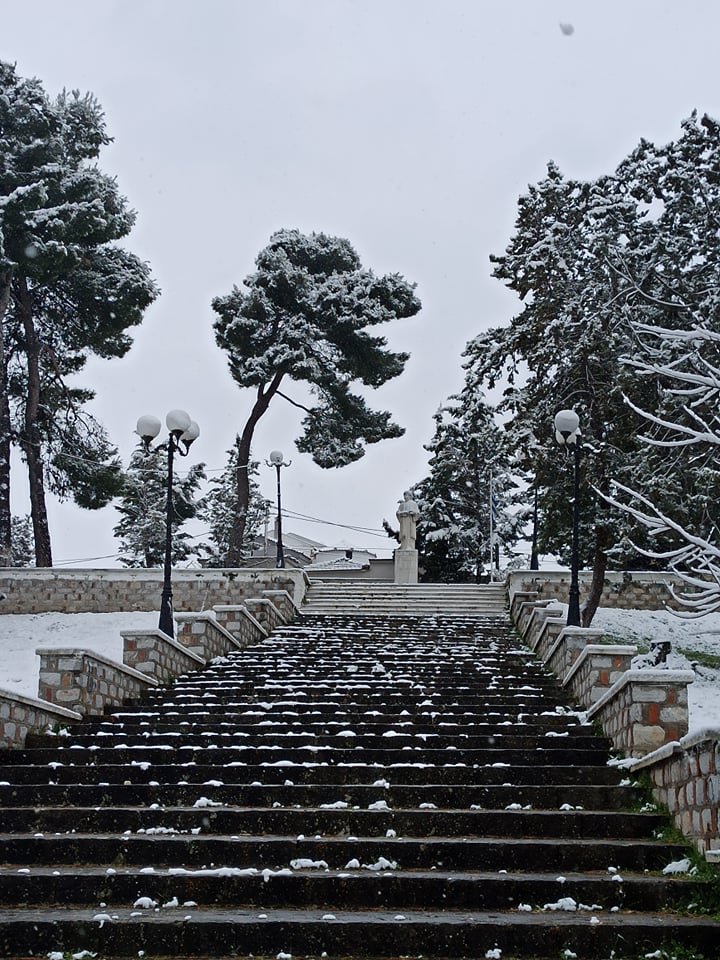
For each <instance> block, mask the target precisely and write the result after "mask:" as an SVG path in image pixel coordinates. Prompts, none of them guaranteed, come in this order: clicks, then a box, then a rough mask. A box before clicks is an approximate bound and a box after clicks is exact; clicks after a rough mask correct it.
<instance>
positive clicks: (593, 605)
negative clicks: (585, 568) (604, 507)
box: [581, 526, 610, 627]
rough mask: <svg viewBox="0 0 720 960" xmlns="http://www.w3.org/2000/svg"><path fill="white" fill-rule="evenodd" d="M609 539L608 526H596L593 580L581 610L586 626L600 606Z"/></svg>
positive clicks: (583, 622) (583, 623)
mask: <svg viewBox="0 0 720 960" xmlns="http://www.w3.org/2000/svg"><path fill="white" fill-rule="evenodd" d="M609 539H610V537H609V531H608V529H607V527H605V526H601V527H597V528H596V530H595V552H594V556H593V568H592V580H591V581H590V590H589V591H588V595H587V598H586V600H585V603H584V604H583V606H582V611H581V614H582V625H583V626H584V627H589V626H590V624H591V623H592V620H593V617H594V616H595V613H596V611H597V608H598V607H599V606H600V599H601V597H602V592H603V586H604V585H605V573H606V571H607V546H608V542H609Z"/></svg>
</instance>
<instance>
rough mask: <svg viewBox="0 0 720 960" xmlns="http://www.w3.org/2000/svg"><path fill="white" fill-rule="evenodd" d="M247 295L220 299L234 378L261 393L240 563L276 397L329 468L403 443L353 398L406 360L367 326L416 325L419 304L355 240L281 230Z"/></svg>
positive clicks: (222, 338) (244, 439)
mask: <svg viewBox="0 0 720 960" xmlns="http://www.w3.org/2000/svg"><path fill="white" fill-rule="evenodd" d="M256 266H257V270H256V271H255V273H253V274H251V275H250V276H248V277H246V279H245V281H244V287H245V290H244V291H243V290H240V289H239V288H238V287H234V288H233V290H232V292H231V293H230V294H228V295H227V296H224V297H216V298H215V299H214V300H213V304H212V305H213V309H214V310H215V312H216V313H217V315H218V319H217V320H216V321H215V334H216V339H217V342H218V345H219V346H220V347H221V348H222V349H223V350H225V351H226V352H227V355H228V362H229V366H230V372H231V373H232V376H233V378H234V379H235V381H236V382H237V384H238V385H239V386H240V387H249V388H252V389H254V390H255V401H254V403H253V406H252V409H251V411H250V415H249V417H248V419H247V421H246V423H245V426H244V427H243V430H242V432H241V434H240V442H239V444H238V458H239V462H240V465H239V468H238V491H237V506H238V509H237V516H236V519H235V523H234V526H233V530H232V534H231V540H230V547H229V550H228V554H227V557H226V563H227V564H228V565H229V566H235V565H237V564H238V563H239V562H240V560H241V558H242V544H243V538H244V528H245V524H246V523H247V511H248V507H249V503H250V484H249V477H248V471H247V467H246V466H245V464H248V463H249V462H250V450H251V444H252V438H253V434H254V430H255V427H256V426H257V423H258V422H259V420H260V418H261V417H262V416H263V414H264V413H265V412H266V410H267V409H268V406H269V405H270V403H271V401H272V400H273V398H274V397H276V396H278V397H283V398H284V399H286V400H290V402H291V403H293V404H294V405H295V406H298V407H300V408H301V409H303V410H304V411H305V414H306V415H305V417H304V419H303V422H302V426H303V432H302V435H301V437H300V438H299V440H298V441H297V446H298V449H299V450H301V451H304V452H307V453H311V454H312V457H313V459H314V461H315V462H316V463H317V464H318V465H319V466H321V467H326V468H329V467H339V466H344V465H346V464H348V463H352V462H353V461H354V460H358V459H359V458H360V457H362V456H363V454H364V444H367V443H377V442H379V441H380V440H385V439H388V438H391V437H399V436H401V435H402V433H403V430H402V429H401V428H400V427H399V426H397V424H395V423H393V422H392V420H391V415H390V413H389V412H387V411H375V410H372V409H371V408H370V407H369V406H368V405H367V403H366V402H365V400H364V398H363V397H362V396H361V395H360V394H358V393H353V392H352V388H353V387H354V385H355V384H363V385H365V386H369V387H373V388H375V387H379V386H381V385H382V384H383V383H386V382H387V381H388V380H391V379H392V378H393V377H397V376H398V375H399V374H400V373H402V370H403V368H404V366H405V362H406V360H407V358H408V355H407V354H405V353H393V352H392V351H390V350H388V349H387V341H386V339H385V338H384V337H381V336H371V335H370V334H369V333H368V332H367V328H368V327H372V326H376V325H378V324H383V323H387V322H388V321H391V320H395V319H399V318H401V317H411V316H413V315H414V314H416V313H417V312H418V310H419V309H420V301H419V300H418V299H417V297H416V296H415V293H414V292H413V290H414V288H413V285H412V284H409V283H408V282H407V281H405V280H404V279H403V278H402V277H400V276H399V275H398V274H389V275H387V276H383V277H376V276H375V275H374V274H373V273H372V272H371V271H370V270H367V269H363V267H362V265H361V263H360V259H359V257H358V255H357V253H356V252H355V250H354V249H353V248H352V246H351V245H350V243H349V242H348V241H347V240H344V239H342V238H340V237H331V236H327V235H326V234H323V233H313V234H310V235H307V236H305V235H303V234H301V233H300V232H299V231H297V230H281V231H279V232H277V233H275V234H273V236H272V237H271V238H270V243H269V244H268V246H267V247H265V249H264V250H262V251H261V252H260V254H259V255H258V257H257V260H256ZM285 381H292V382H294V383H304V384H306V385H307V386H308V387H309V388H310V393H311V394H312V396H313V398H314V401H315V402H314V403H313V404H312V406H309V407H308V406H304V405H303V404H300V403H298V402H297V401H295V400H291V399H290V398H289V397H288V396H287V395H286V394H285V393H284V392H283V391H281V389H280V388H281V386H284V383H285Z"/></svg>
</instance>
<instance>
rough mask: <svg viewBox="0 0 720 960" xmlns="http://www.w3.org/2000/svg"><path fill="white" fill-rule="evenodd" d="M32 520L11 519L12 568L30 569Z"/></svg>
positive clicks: (26, 517) (25, 517) (24, 518)
mask: <svg viewBox="0 0 720 960" xmlns="http://www.w3.org/2000/svg"><path fill="white" fill-rule="evenodd" d="M33 553H34V546H33V531H32V518H31V517H29V516H24V517H13V518H12V563H11V564H10V566H12V567H32V566H34V564H33Z"/></svg>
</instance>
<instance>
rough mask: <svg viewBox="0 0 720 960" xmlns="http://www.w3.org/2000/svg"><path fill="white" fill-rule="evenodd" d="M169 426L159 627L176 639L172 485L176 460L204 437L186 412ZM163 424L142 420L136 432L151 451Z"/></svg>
mask: <svg viewBox="0 0 720 960" xmlns="http://www.w3.org/2000/svg"><path fill="white" fill-rule="evenodd" d="M165 424H166V426H167V428H168V430H169V436H168V439H167V442H166V443H165V444H163V445H162V446H164V447H165V449H167V454H168V461H167V499H166V503H165V563H164V567H163V589H162V597H161V600H160V622H159V624H158V627H159V628H160V630H162V632H163V633H165V634H167V635H168V636H169V637H173V638H174V637H175V622H174V620H173V602H172V522H173V518H174V516H175V511H174V509H173V496H172V482H173V459H174V457H175V454H176V453H178V454H179V455H180V456H181V457H186V456H187V455H188V453H189V451H190V444H191V443H192V442H193V440H197V438H198V437H199V436H200V427H199V426H198V425H197V423H195V421H194V420H191V419H190V414H188V413H185V411H184V410H171V411H170V413H168V415H167V416H166V417H165ZM160 430H161V423H160V421H159V420H158V418H157V417H152V416H145V417H140V419H139V420H138V422H137V427H136V428H135V432H136V433H137V434H138V435H139V437H140V439H141V440H142V442H143V443H144V444H145V449H146V450H149V449H150V444H151V443H152V441H153V440H154V439H155V437H156V436H157V435H158V434H159V433H160Z"/></svg>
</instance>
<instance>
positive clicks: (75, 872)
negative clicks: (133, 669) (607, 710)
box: [0, 614, 720, 960]
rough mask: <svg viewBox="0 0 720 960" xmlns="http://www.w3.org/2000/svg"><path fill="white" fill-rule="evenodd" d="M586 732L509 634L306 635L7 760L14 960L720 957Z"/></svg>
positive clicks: (434, 623)
mask: <svg viewBox="0 0 720 960" xmlns="http://www.w3.org/2000/svg"><path fill="white" fill-rule="evenodd" d="M580 719H581V718H580V717H579V716H578V715H577V714H576V713H575V712H574V711H573V710H572V704H571V703H570V702H569V701H568V699H567V695H566V694H565V693H564V692H563V691H562V690H560V688H559V687H558V685H557V683H556V682H555V681H554V680H553V679H552V678H550V677H549V676H547V675H546V674H545V672H544V670H543V668H542V666H541V665H539V664H538V663H537V662H536V661H535V660H534V659H533V657H532V655H531V654H530V653H529V652H528V651H523V650H522V648H521V647H520V646H519V644H518V640H517V638H516V636H515V635H514V633H513V631H512V630H511V629H510V628H509V625H508V623H507V621H505V620H504V619H500V618H498V617H492V618H487V619H483V618H481V617H467V616H462V617H439V616H432V617H425V618H423V617H408V616H407V615H403V616H397V617H388V618H387V619H383V618H382V617H376V616H367V617H361V616H358V615H356V614H353V615H352V616H350V617H346V618H343V617H341V616H326V617H318V616H315V615H307V616H306V617H305V618H303V619H302V620H301V621H299V622H298V623H297V624H291V625H287V626H285V627H283V628H281V629H279V630H278V631H276V632H275V633H274V634H273V635H272V636H271V637H269V638H268V639H267V640H265V641H263V642H261V643H258V644H257V645H255V646H254V647H252V648H249V649H248V650H246V651H243V652H242V653H239V654H237V655H232V656H230V657H227V658H222V659H221V660H220V661H219V662H217V663H215V664H213V665H212V666H210V667H208V668H207V669H206V670H204V671H201V672H199V673H196V674H192V675H188V676H187V677H185V678H179V679H178V681H177V682H176V683H175V684H173V686H172V687H171V688H164V689H158V690H154V691H152V692H150V693H149V694H148V695H147V696H146V697H143V698H140V699H138V700H136V701H133V702H132V703H130V704H128V705H126V706H124V707H122V708H121V709H117V708H116V709H114V710H111V711H108V713H107V714H106V715H105V716H103V717H98V718H93V719H92V720H89V721H86V722H83V723H81V724H79V725H78V726H77V728H75V729H73V730H72V731H69V735H68V736H43V737H31V738H29V739H28V743H27V745H26V748H25V749H23V750H20V751H13V752H12V753H11V754H8V755H7V756H3V757H2V758H0V810H1V813H0V829H1V830H2V831H4V832H3V833H0V956H13V957H16V958H18V957H20V956H28V955H30V954H32V955H35V956H37V955H42V954H44V955H47V954H48V953H50V952H51V951H68V952H69V953H73V954H76V953H78V952H79V951H81V950H83V949H85V950H90V951H93V952H97V953H98V954H99V955H100V956H103V957H108V958H109V957H130V956H132V957H137V955H138V953H139V951H145V955H146V957H148V958H149V957H151V956H155V957H159V956H164V957H168V958H169V957H174V958H175V960H178V958H182V957H190V956H195V957H198V956H205V957H214V958H215V960H220V958H223V957H225V958H227V957H229V956H231V955H235V956H236V957H237V956H245V957H249V955H250V954H254V955H255V956H256V957H259V956H269V957H274V958H276V957H277V956H278V954H281V953H291V954H293V955H294V956H296V957H316V958H319V957H320V956H321V954H323V953H325V954H326V955H327V956H328V957H333V958H335V960H340V958H345V960H349V958H351V957H355V958H358V957H367V958H372V957H374V958H377V960H379V958H382V960H390V958H397V957H399V956H413V955H414V956H418V955H422V956H423V957H427V958H429V957H435V958H440V957H446V958H450V957H455V958H460V957H463V958H466V960H467V958H469V957H485V956H486V955H492V954H493V953H494V951H495V949H496V948H497V949H498V950H500V951H502V957H503V960H510V958H512V957H516V958H519V957H528V958H530V957H532V958H533V960H538V958H544V960H549V958H550V957H552V958H553V960H557V957H558V956H561V957H563V960H567V958H568V957H569V956H570V954H567V953H565V951H571V953H574V954H577V956H578V958H582V960H591V958H592V960H608V958H609V957H610V956H611V955H612V956H615V957H618V958H619V957H620V956H621V955H622V954H624V955H625V956H627V957H632V958H633V960H637V958H638V957H639V956H645V955H646V954H650V955H654V954H655V953H656V951H657V950H658V949H660V948H663V949H665V948H666V947H670V946H671V945H672V949H675V950H679V949H680V948H682V949H685V950H703V951H704V952H705V954H706V956H707V957H709V956H712V955H713V953H712V951H713V950H714V949H715V948H716V944H717V942H718V940H719V939H720V924H718V923H715V922H714V921H712V920H709V919H706V918H700V917H695V916H692V915H690V914H689V912H688V904H689V903H690V902H704V901H705V900H706V898H707V896H708V894H707V887H706V885H705V884H704V883H703V882H702V881H701V880H699V879H698V878H690V877H680V878H679V877H666V876H663V875H662V869H663V867H665V866H666V865H667V864H668V863H670V862H671V861H673V860H678V859H681V858H682V857H683V856H684V854H685V852H686V851H685V848H684V847H683V846H682V845H679V844H674V843H668V842H666V841H664V840H663V839H659V838H660V837H661V835H662V831H663V829H664V828H665V826H666V823H667V821H666V819H665V817H664V816H663V815H661V814H660V813H658V812H656V811H654V810H652V809H648V810H647V811H645V810H644V809H643V806H642V804H643V796H642V793H641V792H640V791H639V790H638V789H637V788H635V787H634V786H632V785H631V784H630V783H629V782H628V781H627V780H626V779H624V774H623V773H622V772H621V771H619V770H618V769H617V768H616V767H613V766H609V765H608V762H607V760H608V742H607V741H606V740H605V739H604V738H601V737H598V736H597V735H595V734H594V733H593V731H592V729H591V728H590V727H589V726H588V725H586V724H583V723H581V722H580ZM388 734H389V735H388ZM356 864H357V866H356ZM140 898H148V899H147V901H145V900H143V903H142V904H138V900H139V899H140ZM153 903H154V904H156V905H153ZM143 904H146V905H143ZM521 905H522V908H521ZM570 906H572V907H574V909H568V908H569V907H570ZM527 908H529V909H527Z"/></svg>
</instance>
